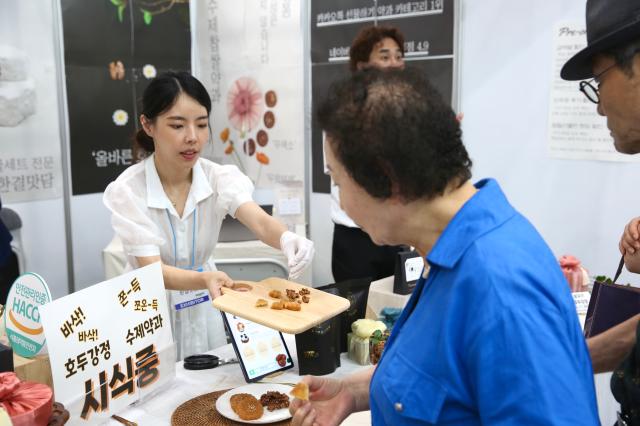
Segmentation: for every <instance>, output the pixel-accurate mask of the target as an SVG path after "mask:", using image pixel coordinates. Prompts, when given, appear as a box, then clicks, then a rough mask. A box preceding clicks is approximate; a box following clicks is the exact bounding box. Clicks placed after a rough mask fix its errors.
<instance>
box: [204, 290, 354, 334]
mask: <svg viewBox="0 0 640 426" xmlns="http://www.w3.org/2000/svg"><path fill="white" fill-rule="evenodd" d="M234 288H235V289H231V288H226V287H223V289H222V293H223V294H222V296H219V297H216V298H215V299H214V300H213V306H215V307H216V308H218V309H219V310H221V311H224V312H228V313H230V314H233V315H237V316H239V317H242V318H246V319H248V320H249V321H253V322H257V323H258V324H262V325H266V326H267V327H270V328H273V329H276V330H279V331H282V332H283V333H289V334H298V333H302V332H304V331H307V330H308V329H310V328H311V327H313V326H315V325H318V324H320V323H321V322H323V321H326V320H328V319H329V318H332V317H334V316H336V315H338V314H339V313H341V312H343V311H346V310H347V309H348V308H349V301H348V300H347V299H345V298H344V297H340V296H336V295H333V294H330V293H327V292H324V291H322V290H316V289H314V288H313V287H307V286H304V285H302V284H298V283H294V282H292V281H288V280H285V279H282V278H266V279H264V280H262V281H259V282H255V281H236V282H235V287H234ZM302 288H305V289H307V290H309V291H310V295H309V299H310V300H309V303H302V304H301V309H300V310H299V311H290V310H288V309H282V310H275V309H271V304H272V303H273V302H277V301H278V300H279V299H274V298H273V297H269V292H270V291H271V290H279V291H280V292H281V293H282V300H288V299H287V296H286V289H291V290H295V291H299V290H300V289H302ZM239 290H244V291H239ZM258 299H264V300H266V301H267V302H268V303H269V306H265V307H262V308H257V307H256V301H257V300H258Z"/></svg>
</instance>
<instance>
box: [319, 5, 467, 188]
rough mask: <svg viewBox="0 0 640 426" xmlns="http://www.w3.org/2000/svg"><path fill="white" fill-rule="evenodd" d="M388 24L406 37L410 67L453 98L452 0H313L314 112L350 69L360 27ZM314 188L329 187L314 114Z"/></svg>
mask: <svg viewBox="0 0 640 426" xmlns="http://www.w3.org/2000/svg"><path fill="white" fill-rule="evenodd" d="M371 25H392V26H395V27H397V28H398V29H399V30H400V31H401V32H402V34H403V35H404V38H405V46H404V47H405V61H406V64H407V66H408V67H417V68H419V69H421V70H424V73H425V75H427V77H428V78H429V80H430V81H431V82H432V83H433V84H434V86H435V87H436V88H437V89H438V90H439V91H440V93H441V94H442V95H443V97H444V98H445V99H448V100H450V101H451V102H452V101H453V99H452V98H453V79H454V72H455V70H454V39H455V33H454V31H455V0H423V1H401V0H311V64H312V66H311V86H312V87H311V97H312V111H315V110H316V107H317V105H318V103H319V102H320V100H322V96H323V95H324V94H325V93H327V89H328V88H329V86H330V85H331V83H332V82H333V81H335V80H337V79H340V78H342V77H345V76H347V75H348V73H349V66H348V61H349V46H351V42H352V41H353V39H354V38H355V36H356V34H357V33H358V32H359V31H360V29H361V28H363V27H367V26H371ZM311 143H312V146H311V155H312V167H313V169H312V178H313V182H312V190H313V192H324V193H328V192H330V180H329V177H328V176H327V175H325V174H324V164H323V156H322V131H321V129H320V128H319V127H318V125H317V123H316V120H315V117H314V118H312V135H311Z"/></svg>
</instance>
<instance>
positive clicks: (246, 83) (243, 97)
mask: <svg viewBox="0 0 640 426" xmlns="http://www.w3.org/2000/svg"><path fill="white" fill-rule="evenodd" d="M263 110H264V104H263V101H262V91H261V90H260V87H259V86H258V83H256V81H255V80H254V79H252V78H249V77H241V78H239V79H237V80H236V81H235V82H234V83H233V84H232V85H231V89H230V90H229V94H228V95H227V115H228V117H229V123H231V125H232V126H233V127H234V128H235V129H237V130H240V134H241V136H244V134H245V133H246V132H249V131H251V129H253V128H255V127H256V126H257V125H258V123H259V122H260V116H261V115H262V111H263Z"/></svg>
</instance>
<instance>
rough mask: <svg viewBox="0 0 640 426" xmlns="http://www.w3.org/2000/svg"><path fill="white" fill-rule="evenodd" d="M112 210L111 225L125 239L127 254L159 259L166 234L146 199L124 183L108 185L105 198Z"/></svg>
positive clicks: (105, 202) (123, 240)
mask: <svg viewBox="0 0 640 426" xmlns="http://www.w3.org/2000/svg"><path fill="white" fill-rule="evenodd" d="M102 201H103V202H104V205H105V206H106V207H107V208H108V209H109V210H110V211H111V225H112V226H113V229H114V231H115V232H116V234H117V235H118V237H120V239H121V240H122V244H123V246H124V250H125V253H126V255H128V256H135V257H147V256H159V255H160V246H161V245H163V244H165V243H166V240H165V239H164V238H163V236H162V235H163V234H162V231H161V230H160V228H159V227H158V226H157V225H156V224H155V223H154V221H153V220H152V219H151V217H150V216H149V211H148V210H149V208H148V207H147V204H146V198H145V196H144V194H142V193H135V192H134V190H133V189H132V188H130V187H129V186H127V185H126V184H125V183H123V182H120V181H114V182H111V183H110V184H109V186H107V189H106V190H105V191H104V195H103V198H102Z"/></svg>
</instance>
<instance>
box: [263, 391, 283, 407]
mask: <svg viewBox="0 0 640 426" xmlns="http://www.w3.org/2000/svg"><path fill="white" fill-rule="evenodd" d="M260 404H262V406H263V407H267V410H269V411H274V410H279V409H281V408H287V407H288V406H289V397H288V396H287V395H285V394H283V393H282V392H277V391H267V393H264V394H262V396H260Z"/></svg>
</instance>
